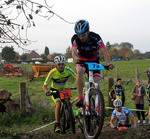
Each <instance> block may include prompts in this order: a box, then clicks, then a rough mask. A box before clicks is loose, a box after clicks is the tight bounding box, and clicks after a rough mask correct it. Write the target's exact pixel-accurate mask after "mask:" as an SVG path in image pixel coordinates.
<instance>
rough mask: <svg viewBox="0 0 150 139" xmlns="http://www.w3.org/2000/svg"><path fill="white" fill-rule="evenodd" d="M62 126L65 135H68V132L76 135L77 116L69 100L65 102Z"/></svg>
mask: <svg viewBox="0 0 150 139" xmlns="http://www.w3.org/2000/svg"><path fill="white" fill-rule="evenodd" d="M60 124H61V132H62V133H63V134H66V133H67V131H70V133H71V134H75V116H74V113H73V108H72V104H71V102H70V101H69V99H65V100H64V104H63V108H62V113H61V120H60Z"/></svg>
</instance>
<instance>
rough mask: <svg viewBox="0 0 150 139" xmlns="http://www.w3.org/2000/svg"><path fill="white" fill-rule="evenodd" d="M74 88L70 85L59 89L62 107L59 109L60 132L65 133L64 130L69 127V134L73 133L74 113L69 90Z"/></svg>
mask: <svg viewBox="0 0 150 139" xmlns="http://www.w3.org/2000/svg"><path fill="white" fill-rule="evenodd" d="M74 89H76V87H72V88H69V89H65V90H61V91H59V95H60V99H61V102H62V107H61V111H60V127H61V133H62V134H66V131H67V130H68V129H70V131H71V134H75V115H74V112H73V107H72V104H71V102H70V97H71V90H74ZM56 92H57V91H52V92H51V94H55V93H56Z"/></svg>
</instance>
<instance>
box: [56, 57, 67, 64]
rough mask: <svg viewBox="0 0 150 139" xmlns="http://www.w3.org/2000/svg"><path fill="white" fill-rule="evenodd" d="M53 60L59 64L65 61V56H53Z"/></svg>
mask: <svg viewBox="0 0 150 139" xmlns="http://www.w3.org/2000/svg"><path fill="white" fill-rule="evenodd" d="M54 62H55V63H56V64H59V63H61V64H62V63H63V64H64V63H66V58H65V57H64V56H56V57H55V58H54Z"/></svg>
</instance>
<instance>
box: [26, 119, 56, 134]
mask: <svg viewBox="0 0 150 139" xmlns="http://www.w3.org/2000/svg"><path fill="white" fill-rule="evenodd" d="M55 122H56V121H54V122H52V123H49V124H47V125H44V126H41V127H39V128H36V129H34V130H31V131H29V132H28V133H31V132H34V131H36V130H39V129H41V128H44V127H46V126H49V125H52V124H54V123H55Z"/></svg>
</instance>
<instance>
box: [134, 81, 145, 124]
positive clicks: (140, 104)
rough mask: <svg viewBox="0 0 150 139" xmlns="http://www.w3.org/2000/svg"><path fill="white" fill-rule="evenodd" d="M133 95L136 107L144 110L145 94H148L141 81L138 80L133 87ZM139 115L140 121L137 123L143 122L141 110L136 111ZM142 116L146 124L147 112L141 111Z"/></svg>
mask: <svg viewBox="0 0 150 139" xmlns="http://www.w3.org/2000/svg"><path fill="white" fill-rule="evenodd" d="M132 95H133V96H134V97H135V99H134V103H135V106H136V109H138V110H143V109H144V96H145V95H146V93H145V88H144V87H143V86H142V85H141V82H140V81H137V82H136V85H135V86H134V88H133V91H132ZM136 113H137V116H138V121H137V123H138V124H139V123H141V118H140V111H136ZM141 114H142V118H143V124H146V121H145V114H144V111H141Z"/></svg>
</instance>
